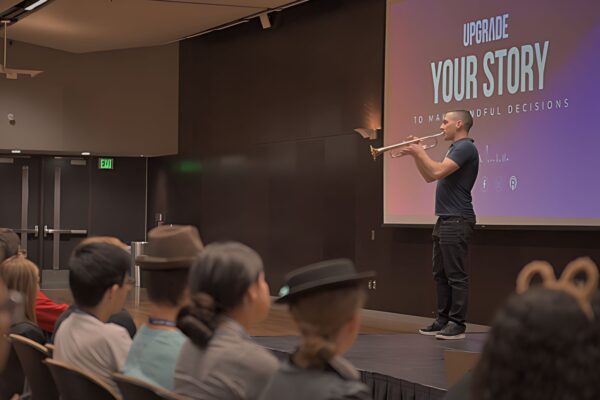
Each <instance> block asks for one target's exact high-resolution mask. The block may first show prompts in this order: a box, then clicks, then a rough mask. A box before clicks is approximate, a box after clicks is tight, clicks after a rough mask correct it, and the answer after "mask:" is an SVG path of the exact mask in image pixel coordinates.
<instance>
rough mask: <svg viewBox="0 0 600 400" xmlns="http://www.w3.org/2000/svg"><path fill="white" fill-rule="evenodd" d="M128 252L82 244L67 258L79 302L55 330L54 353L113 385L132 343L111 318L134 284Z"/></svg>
mask: <svg viewBox="0 0 600 400" xmlns="http://www.w3.org/2000/svg"><path fill="white" fill-rule="evenodd" d="M130 262H131V260H130V256H129V254H128V253H127V252H125V251H124V250H123V249H121V248H119V247H117V246H114V245H111V244H106V243H91V244H84V245H80V246H78V247H77V248H76V249H75V251H74V252H73V255H72V256H71V259H70V261H69V267H70V273H69V286H70V288H71V292H72V294H73V298H74V300H75V304H76V305H77V308H76V309H75V310H74V311H73V312H72V313H71V315H69V317H68V318H67V319H65V321H64V322H63V323H62V325H61V327H60V330H58V331H57V332H56V338H55V350H54V358H56V359H57V360H59V361H63V362H66V363H68V364H71V365H74V366H76V367H79V368H81V369H83V370H85V371H87V372H89V373H91V374H94V375H96V376H98V378H99V379H102V380H103V381H104V382H106V383H107V384H109V385H111V386H112V387H113V388H114V389H115V390H117V387H116V385H115V383H114V382H113V381H112V379H111V374H112V373H113V372H118V371H121V370H122V368H123V366H124V365H125V360H126V358H127V353H128V352H129V348H130V347H131V337H130V336H129V334H128V333H127V331H126V330H125V328H123V327H122V326H119V325H116V324H112V323H108V319H109V317H110V316H111V315H113V314H115V313H116V312H118V311H119V310H122V309H123V306H124V304H125V300H126V297H127V293H128V292H129V289H130V281H129V275H128V271H129V268H130Z"/></svg>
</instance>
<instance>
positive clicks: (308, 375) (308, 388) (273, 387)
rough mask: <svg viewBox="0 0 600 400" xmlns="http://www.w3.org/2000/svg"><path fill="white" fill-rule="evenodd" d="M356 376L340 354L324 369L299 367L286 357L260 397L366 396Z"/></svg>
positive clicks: (328, 399) (362, 399)
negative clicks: (286, 359)
mask: <svg viewBox="0 0 600 400" xmlns="http://www.w3.org/2000/svg"><path fill="white" fill-rule="evenodd" d="M358 379H359V373H358V371H357V370H356V369H354V367H353V366H352V364H350V363H349V362H348V361H347V360H345V359H344V358H342V357H334V358H333V359H331V360H330V361H329V364H328V365H327V366H326V367H325V368H324V369H302V368H298V367H296V366H295V365H293V364H292V363H291V362H290V361H286V362H285V363H283V364H282V365H281V367H280V368H279V371H277V373H276V374H275V376H274V377H273V379H272V380H271V382H270V384H269V386H268V387H267V389H266V390H265V391H264V392H263V394H262V396H261V400H280V399H285V400H305V399H310V400H333V399H347V400H370V399H371V398H372V397H371V394H370V391H369V388H368V387H367V386H366V385H365V384H364V383H362V382H360V381H359V380H358Z"/></svg>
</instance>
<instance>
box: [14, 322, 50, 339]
mask: <svg viewBox="0 0 600 400" xmlns="http://www.w3.org/2000/svg"><path fill="white" fill-rule="evenodd" d="M9 333H14V334H16V335H20V336H24V337H26V338H27V339H31V340H33V341H34V342H37V343H39V344H44V343H46V337H45V336H44V332H43V331H42V329H41V328H40V327H39V326H37V325H35V324H34V323H33V322H29V321H22V322H18V323H16V324H14V325H12V326H11V327H10V329H9Z"/></svg>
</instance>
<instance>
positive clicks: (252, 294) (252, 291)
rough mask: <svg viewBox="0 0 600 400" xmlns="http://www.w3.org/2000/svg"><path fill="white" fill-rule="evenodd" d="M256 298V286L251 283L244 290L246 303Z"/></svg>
mask: <svg viewBox="0 0 600 400" xmlns="http://www.w3.org/2000/svg"><path fill="white" fill-rule="evenodd" d="M257 298H258V284H257V283H253V284H251V285H250V286H249V287H248V290H246V301H247V302H253V301H255V300H256V299H257Z"/></svg>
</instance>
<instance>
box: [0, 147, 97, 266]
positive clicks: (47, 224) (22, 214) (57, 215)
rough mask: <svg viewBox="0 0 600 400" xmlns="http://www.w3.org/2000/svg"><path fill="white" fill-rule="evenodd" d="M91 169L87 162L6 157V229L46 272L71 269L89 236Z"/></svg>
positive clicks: (1, 216) (0, 207) (1, 220)
mask: <svg viewBox="0 0 600 400" xmlns="http://www.w3.org/2000/svg"><path fill="white" fill-rule="evenodd" d="M90 168H91V166H90V163H89V160H88V159H85V158H72V157H49V156H0V182H2V195H1V196H0V226H1V227H6V228H11V229H13V230H14V231H15V232H17V234H18V235H19V236H20V238H21V249H22V250H23V251H26V252H27V257H28V258H29V259H30V260H32V261H33V262H35V263H36V264H37V265H38V266H39V267H40V268H42V269H43V270H64V269H67V268H68V267H67V265H68V259H69V256H70V254H71V252H72V251H73V249H74V247H75V246H76V245H77V244H78V243H79V242H80V241H81V240H82V239H83V238H85V237H86V236H87V234H88V227H89V220H90V212H89V207H90V173H91V169H90Z"/></svg>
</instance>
